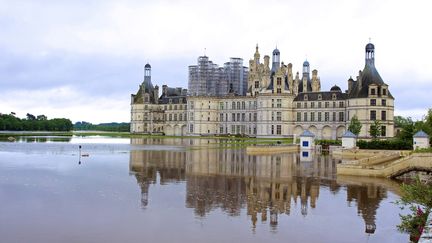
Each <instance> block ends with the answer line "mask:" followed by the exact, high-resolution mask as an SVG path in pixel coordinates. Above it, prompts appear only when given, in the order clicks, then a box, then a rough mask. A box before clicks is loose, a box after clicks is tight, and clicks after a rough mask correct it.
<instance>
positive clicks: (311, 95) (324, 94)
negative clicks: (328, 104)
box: [294, 91, 348, 101]
mask: <svg viewBox="0 0 432 243" xmlns="http://www.w3.org/2000/svg"><path fill="white" fill-rule="evenodd" d="M333 94H336V100H346V99H347V98H348V94H346V93H342V92H340V91H321V92H306V93H299V94H298V95H297V96H296V97H295V98H294V101H305V99H304V96H305V95H307V96H308V99H307V100H306V101H317V100H318V95H321V100H324V101H329V100H333V97H332V96H333Z"/></svg>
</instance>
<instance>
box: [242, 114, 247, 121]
mask: <svg viewBox="0 0 432 243" xmlns="http://www.w3.org/2000/svg"><path fill="white" fill-rule="evenodd" d="M245 120H246V114H245V113H242V121H245Z"/></svg>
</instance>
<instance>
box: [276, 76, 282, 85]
mask: <svg viewBox="0 0 432 243" xmlns="http://www.w3.org/2000/svg"><path fill="white" fill-rule="evenodd" d="M276 80H277V81H276V83H277V85H279V86H280V85H282V78H277V79H276Z"/></svg>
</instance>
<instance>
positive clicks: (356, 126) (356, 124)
mask: <svg viewBox="0 0 432 243" xmlns="http://www.w3.org/2000/svg"><path fill="white" fill-rule="evenodd" d="M361 128H362V124H361V123H360V121H359V120H358V118H357V116H356V115H354V116H353V117H352V118H351V121H350V124H349V126H348V130H349V131H350V132H352V133H354V134H355V135H357V136H358V135H359V134H360V131H361Z"/></svg>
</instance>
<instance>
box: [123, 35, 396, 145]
mask: <svg viewBox="0 0 432 243" xmlns="http://www.w3.org/2000/svg"><path fill="white" fill-rule="evenodd" d="M374 55H375V54H374V46H373V44H371V43H369V44H367V45H366V59H365V61H366V64H365V67H364V69H363V71H360V72H359V75H358V77H357V79H356V81H354V80H353V79H352V78H350V79H349V80H348V90H346V91H345V92H343V91H342V90H341V89H340V88H339V87H338V86H336V85H335V86H333V87H332V88H331V89H330V91H321V80H320V78H319V77H318V71H317V70H313V71H312V75H311V76H310V73H311V72H310V64H309V62H308V61H305V62H304V63H303V70H302V73H303V74H302V77H301V78H300V75H299V73H298V72H297V73H296V75H295V76H294V75H293V70H292V64H291V63H290V64H288V65H285V64H284V63H283V62H282V63H281V62H280V52H279V50H278V49H275V50H274V51H273V57H272V59H273V60H272V66H271V67H270V57H269V56H264V59H263V61H264V62H263V63H261V59H260V53H259V51H258V46H257V47H256V50H255V54H254V57H253V59H251V60H250V61H249V70H248V89H247V95H245V96H241V95H236V94H234V93H230V94H228V95H224V96H187V97H186V96H184V95H183V93H182V92H177V93H172V92H171V93H166V94H165V93H163V95H162V96H161V98H159V99H151V96H152V94H153V96H154V97H157V95H158V94H157V92H158V90H157V89H156V88H154V89H151V90H148V89H143V88H141V87H140V91H139V92H138V94H137V95H133V96H132V98H133V100H132V123H131V132H137V133H146V132H147V133H149V131H150V130H149V128H148V129H147V130H145V129H144V127H145V125H143V124H145V122H144V123H143V120H140V119H142V118H139V117H144V116H145V113H146V112H148V113H149V114H153V115H152V117H153V122H151V121H152V119H149V118H147V120H146V121H147V123H148V124H152V125H151V126H152V129H153V130H151V131H153V132H154V131H155V130H154V129H156V132H160V133H164V134H167V135H191V136H202V135H234V134H240V135H245V136H251V137H292V136H293V135H296V136H299V135H300V134H301V133H302V132H303V131H305V130H309V131H310V132H312V133H313V134H315V135H316V138H318V139H338V138H341V137H342V135H343V134H344V133H345V131H346V130H347V127H348V125H349V123H350V121H351V119H352V118H353V117H354V116H356V117H357V118H358V120H359V121H360V122H361V123H362V129H361V132H360V134H359V137H369V130H370V126H371V125H372V124H373V123H374V120H379V121H380V126H381V130H382V134H381V135H382V137H393V136H394V123H393V116H394V98H393V96H392V95H391V94H390V92H389V89H388V85H387V84H385V83H384V82H383V80H382V78H381V77H380V75H379V74H378V71H377V70H376V68H375V65H374V58H375V56H374ZM142 86H145V85H144V83H143V84H142ZM147 86H151V87H152V85H151V82H150V84H147ZM156 87H157V86H156ZM143 90H144V91H143ZM154 90H156V91H154ZM180 90H181V89H180ZM140 92H143V95H142V96H143V97H145V96H146V95H148V96H149V97H150V98H149V105H148V106H147V109H146V106H145V105H144V104H143V103H140V102H141V100H140V99H139V98H140V97H139V95H140ZM146 92H147V93H149V94H147V93H146ZM164 95H165V96H166V97H168V96H170V95H171V96H173V97H174V96H175V98H176V99H179V98H180V97H181V98H180V101H181V102H182V103H181V104H182V106H181V107H183V108H186V107H187V111H186V110H185V109H182V110H178V111H176V110H167V105H166V104H164V105H161V104H160V103H158V102H160V101H159V100H160V99H162V98H163V96H164ZM137 97H138V99H137ZM176 99H174V98H173V101H174V102H177V101H176ZM186 100H187V103H186ZM144 101H145V98H144ZM165 103H166V99H165ZM150 104H152V106H150ZM186 104H187V105H186ZM170 113H181V117H182V119H181V120H178V118H177V120H174V118H172V119H171V120H168V117H167V116H166V115H167V114H170ZM147 116H148V115H147ZM173 116H174V115H173ZM178 116H179V114H177V117H178ZM155 117H156V118H159V119H160V120H157V119H156V120H154V119H155ZM156 124H157V125H156ZM141 127H142V128H141ZM147 127H150V125H147ZM150 133H151V132H150Z"/></svg>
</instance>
